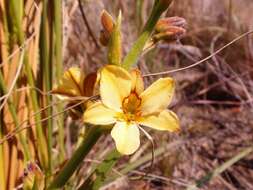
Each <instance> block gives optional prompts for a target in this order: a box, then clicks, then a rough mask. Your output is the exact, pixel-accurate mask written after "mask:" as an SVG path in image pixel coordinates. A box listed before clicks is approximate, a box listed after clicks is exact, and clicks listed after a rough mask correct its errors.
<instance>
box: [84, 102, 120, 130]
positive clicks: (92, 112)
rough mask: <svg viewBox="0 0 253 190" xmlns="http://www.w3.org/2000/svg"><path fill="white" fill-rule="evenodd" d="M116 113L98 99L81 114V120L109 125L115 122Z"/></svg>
mask: <svg viewBox="0 0 253 190" xmlns="http://www.w3.org/2000/svg"><path fill="white" fill-rule="evenodd" d="M116 114H117V113H116V112H115V111H114V110H112V109H109V108H107V107H105V106H104V105H103V104H102V102H100V101H99V102H95V103H91V104H90V105H89V106H88V108H87V109H86V110H85V112H84V114H83V121H84V122H86V123H90V124H94V125H109V124H112V123H115V122H116V119H115V116H116Z"/></svg>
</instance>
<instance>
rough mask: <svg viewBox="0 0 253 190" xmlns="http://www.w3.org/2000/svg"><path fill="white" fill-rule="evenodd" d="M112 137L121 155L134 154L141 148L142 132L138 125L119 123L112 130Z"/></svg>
mask: <svg viewBox="0 0 253 190" xmlns="http://www.w3.org/2000/svg"><path fill="white" fill-rule="evenodd" d="M111 135H112V138H113V139H114V141H115V144H116V148H117V150H118V151H119V152H120V153H121V154H126V155H129V154H133V153H134V152H135V151H136V150H137V149H138V148H139V146H140V132H139V129H138V126H137V125H136V124H127V123H126V122H117V123H116V124H115V126H114V127H113V128H112V131H111Z"/></svg>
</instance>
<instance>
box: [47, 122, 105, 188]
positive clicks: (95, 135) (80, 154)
mask: <svg viewBox="0 0 253 190" xmlns="http://www.w3.org/2000/svg"><path fill="white" fill-rule="evenodd" d="M102 133H103V130H102V129H101V128H100V127H95V126H92V128H91V129H90V131H89V132H88V133H87V135H86V136H85V138H84V139H83V142H82V144H81V145H80V146H79V147H78V148H77V150H76V151H75V152H74V154H73V156H72V157H71V158H70V160H69V161H68V162H67V163H66V165H65V166H64V167H63V168H62V170H61V171H60V173H59V174H58V175H57V176H56V178H55V179H54V180H53V182H52V183H51V184H50V185H49V189H55V188H60V187H62V186H64V185H65V183H67V181H68V180H69V178H70V177H71V176H72V175H73V173H74V172H75V170H76V169H77V168H78V166H80V164H81V163H82V161H83V159H84V157H85V156H86V155H87V154H88V153H89V151H90V150H91V149H92V147H93V146H94V145H95V144H96V142H97V140H98V139H99V137H100V136H101V135H102Z"/></svg>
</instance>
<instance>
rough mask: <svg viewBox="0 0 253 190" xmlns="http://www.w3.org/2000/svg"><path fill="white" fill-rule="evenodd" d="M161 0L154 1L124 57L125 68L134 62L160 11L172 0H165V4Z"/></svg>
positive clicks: (160, 13) (147, 38)
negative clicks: (144, 23) (146, 18)
mask: <svg viewBox="0 0 253 190" xmlns="http://www.w3.org/2000/svg"><path fill="white" fill-rule="evenodd" d="M162 1H163V0H159V1H156V2H155V4H154V7H153V10H152V12H151V15H150V17H149V19H148V21H147V23H146V25H145V27H144V29H143V32H142V33H141V35H140V37H139V38H138V39H137V40H136V42H135V43H134V45H133V46H132V48H131V50H130V51H129V53H128V54H127V56H126V57H125V59H124V61H123V65H122V66H123V67H124V68H126V69H127V70H128V69H129V68H131V66H132V65H134V64H136V62H137V60H138V58H139V57H140V55H141V53H142V50H143V48H144V46H145V44H146V42H147V41H148V40H149V38H150V36H151V34H152V31H153V29H154V27H155V25H156V23H157V21H158V19H159V18H160V16H161V15H162V13H163V12H164V11H165V10H166V9H167V8H168V6H169V4H170V3H171V2H172V0H167V1H168V2H167V3H166V5H165V3H162Z"/></svg>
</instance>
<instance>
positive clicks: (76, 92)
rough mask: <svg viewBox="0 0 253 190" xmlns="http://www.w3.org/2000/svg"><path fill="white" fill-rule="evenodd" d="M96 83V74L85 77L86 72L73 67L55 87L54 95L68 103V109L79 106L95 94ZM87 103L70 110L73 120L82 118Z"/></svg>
mask: <svg viewBox="0 0 253 190" xmlns="http://www.w3.org/2000/svg"><path fill="white" fill-rule="evenodd" d="M96 81H97V74H96V73H90V74H88V75H87V76H85V74H84V72H82V71H81V70H80V69H79V68H78V67H71V68H70V69H68V70H67V71H65V72H64V74H63V76H62V78H61V80H60V81H59V82H58V84H57V85H55V86H54V88H53V90H52V93H53V94H56V95H57V97H58V98H59V99H61V100H66V101H67V102H68V105H67V107H70V106H73V105H78V103H79V102H80V101H83V100H86V99H88V98H89V97H91V96H93V95H94V94H95V90H96V88H95V86H96ZM86 103H87V102H86ZM86 103H85V104H80V105H78V106H76V107H75V108H74V109H70V110H69V114H70V116H71V117H72V118H73V119H79V118H80V117H82V114H83V111H84V110H85V107H86Z"/></svg>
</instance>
